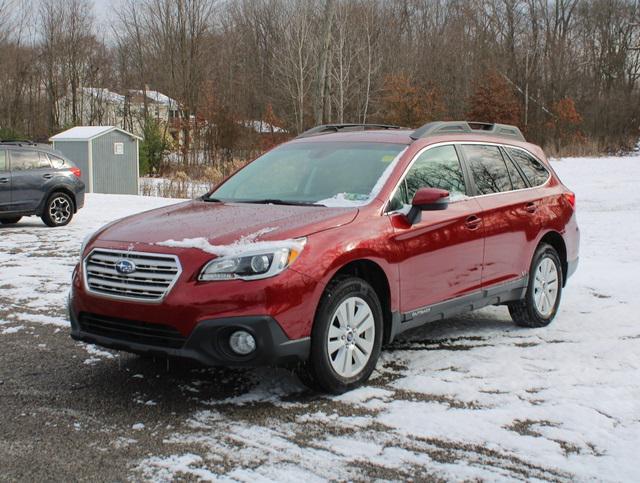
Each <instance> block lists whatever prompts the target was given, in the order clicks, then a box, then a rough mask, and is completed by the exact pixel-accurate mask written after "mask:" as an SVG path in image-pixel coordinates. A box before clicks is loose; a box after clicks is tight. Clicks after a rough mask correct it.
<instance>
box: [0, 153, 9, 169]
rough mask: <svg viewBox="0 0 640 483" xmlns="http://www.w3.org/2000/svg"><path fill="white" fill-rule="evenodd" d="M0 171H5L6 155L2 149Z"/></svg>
mask: <svg viewBox="0 0 640 483" xmlns="http://www.w3.org/2000/svg"><path fill="white" fill-rule="evenodd" d="M0 171H7V155H6V154H5V151H4V150H0Z"/></svg>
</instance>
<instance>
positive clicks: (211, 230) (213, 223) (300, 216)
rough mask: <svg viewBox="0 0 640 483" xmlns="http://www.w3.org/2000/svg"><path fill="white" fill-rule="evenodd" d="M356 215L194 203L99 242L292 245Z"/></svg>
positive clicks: (123, 227) (125, 226) (138, 218)
mask: <svg viewBox="0 0 640 483" xmlns="http://www.w3.org/2000/svg"><path fill="white" fill-rule="evenodd" d="M357 214H358V210H357V209H356V208H325V207H316V206H289V205H260V204H248V203H209V202H203V201H189V202H186V203H180V204H177V205H171V206H168V207H163V208H158V209H155V210H151V211H146V212H144V213H139V214H137V215H133V216H130V217H127V218H124V219H122V220H120V221H117V222H115V223H113V224H111V225H109V226H107V227H106V228H105V229H104V230H103V231H102V232H101V233H100V234H99V235H98V237H97V239H98V240H104V241H111V242H124V243H133V244H137V243H144V244H164V242H168V241H170V240H172V241H181V240H188V239H196V238H204V239H205V240H207V241H208V242H209V243H210V244H211V245H231V244H238V243H251V242H255V241H276V240H289V239H294V238H299V237H303V236H307V235H311V234H313V233H318V232H320V231H324V230H328V229H331V228H335V227H338V226H341V225H345V224H347V223H350V222H351V221H353V220H354V219H355V217H356V215H357Z"/></svg>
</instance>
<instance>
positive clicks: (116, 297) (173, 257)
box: [82, 247, 182, 304]
mask: <svg viewBox="0 0 640 483" xmlns="http://www.w3.org/2000/svg"><path fill="white" fill-rule="evenodd" d="M96 251H99V252H107V253H113V254H114V255H121V256H122V255H123V254H125V253H126V254H131V255H140V256H143V257H147V256H151V257H158V258H168V259H171V260H174V261H175V262H176V267H177V269H178V271H177V272H176V276H175V278H174V279H173V281H172V282H171V283H170V284H169V285H168V286H167V289H166V290H165V292H164V295H163V296H162V297H161V298H159V299H151V300H150V299H145V298H139V297H127V296H124V295H111V294H105V293H101V292H96V291H94V290H92V289H91V287H89V283H88V281H87V260H89V258H91V255H93V253H94V252H96ZM123 258H126V257H123ZM181 275H182V265H181V264H180V259H179V258H178V256H177V255H170V254H168V253H154V252H137V251H131V250H115V249H111V248H99V247H96V248H92V249H91V251H90V252H89V253H88V254H87V256H86V257H84V258H83V259H82V283H84V289H85V290H86V291H87V292H88V293H90V294H92V295H95V296H96V297H102V298H105V299H112V300H124V301H128V302H134V303H147V304H159V303H161V302H163V301H164V299H165V298H166V296H167V295H169V293H170V292H171V290H172V289H173V287H174V286H175V284H176V283H177V282H178V280H179V279H180V276H181Z"/></svg>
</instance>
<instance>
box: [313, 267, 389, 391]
mask: <svg viewBox="0 0 640 483" xmlns="http://www.w3.org/2000/svg"><path fill="white" fill-rule="evenodd" d="M382 320H383V316H382V307H381V305H380V301H379V299H378V296H377V295H376V292H375V291H374V290H373V288H372V287H371V285H369V284H368V283H367V282H366V281H364V280H362V279H360V278H356V277H340V278H337V279H336V280H334V281H332V282H331V283H330V284H329V286H328V287H327V289H326V290H325V293H324V295H323V297H322V300H321V302H320V306H319V307H318V312H317V314H316V318H315V321H314V325H313V330H312V333H311V354H310V358H309V361H308V362H307V364H306V366H305V367H304V368H303V371H304V373H303V377H301V379H302V380H303V382H305V383H307V384H309V383H312V385H316V386H318V387H319V388H320V389H322V390H324V391H326V392H329V393H333V394H340V393H343V392H345V391H348V390H350V389H354V388H356V387H357V386H359V385H360V384H362V383H363V382H364V381H366V380H367V379H368V378H369V376H370V375H371V373H372V372H373V370H374V369H375V366H376V363H377V361H378V357H379V356H380V348H381V346H382V331H383V328H382V327H383V325H382V324H383V322H382Z"/></svg>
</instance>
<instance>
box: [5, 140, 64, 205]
mask: <svg viewBox="0 0 640 483" xmlns="http://www.w3.org/2000/svg"><path fill="white" fill-rule="evenodd" d="M10 153H11V178H12V181H11V182H12V193H13V203H12V204H13V207H14V210H16V211H31V210H35V209H36V207H37V206H38V205H39V204H40V201H41V200H42V197H43V196H44V194H45V190H44V185H45V183H47V182H48V181H49V180H50V179H51V178H52V177H53V176H54V172H53V169H52V168H51V163H50V161H49V158H48V157H47V155H46V154H44V153H40V152H38V151H36V150H31V149H21V150H17V149H16V150H11V151H10Z"/></svg>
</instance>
